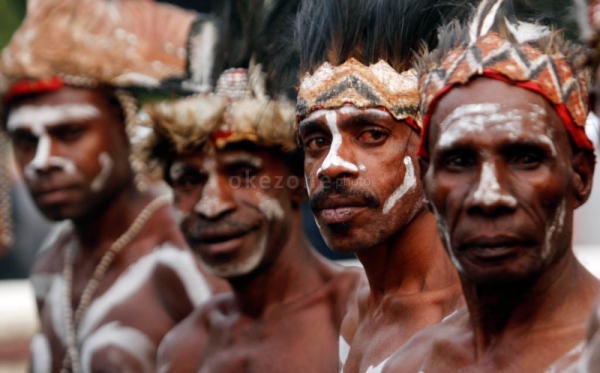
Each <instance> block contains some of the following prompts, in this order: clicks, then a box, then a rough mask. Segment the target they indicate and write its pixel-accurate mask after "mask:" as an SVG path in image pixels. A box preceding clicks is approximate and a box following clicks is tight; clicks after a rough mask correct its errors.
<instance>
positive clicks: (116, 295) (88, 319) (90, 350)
mask: <svg viewBox="0 0 600 373" xmlns="http://www.w3.org/2000/svg"><path fill="white" fill-rule="evenodd" d="M69 226H71V225H68V226H67V227H69ZM67 232H69V230H68V229H62V230H61V233H62V234H65V233H67ZM61 233H58V234H54V235H53V236H54V237H55V238H53V239H52V240H50V241H51V242H54V244H56V242H58V241H59V240H60V238H61V237H63V236H62V234H61ZM75 242H76V241H74V240H73V241H71V242H70V243H69V245H73V244H75ZM157 265H164V266H167V267H169V268H170V269H172V270H173V271H174V272H175V273H176V274H177V276H178V277H179V279H180V280H181V283H182V284H183V286H184V287H185V290H186V294H187V296H188V298H189V299H190V301H191V303H192V304H193V305H194V306H196V307H197V306H199V305H201V304H202V303H203V302H205V301H206V300H207V299H208V298H209V297H210V295H211V291H210V288H209V286H208V284H207V282H206V280H205V279H204V277H203V276H202V273H201V272H200V271H199V270H198V268H197V266H196V260H195V258H194V257H193V255H192V254H191V253H190V252H188V251H183V250H179V249H177V248H176V247H174V246H172V245H170V244H168V243H167V244H164V245H162V246H159V247H157V248H155V249H154V251H152V252H151V253H150V254H148V255H146V256H143V257H142V258H140V259H139V260H138V261H137V262H135V263H134V264H132V265H131V266H130V267H129V268H128V269H127V270H126V271H125V272H123V273H122V274H121V275H120V276H119V278H118V279H117V280H116V281H115V282H114V283H113V285H112V286H111V287H110V288H109V289H108V290H107V291H106V292H105V293H104V294H102V295H100V296H99V297H98V298H96V299H95V300H94V301H92V303H91V305H90V308H89V309H88V312H87V313H86V314H85V316H84V318H83V320H82V321H81V324H80V327H79V331H78V336H77V337H78V338H77V339H78V343H79V344H80V345H81V346H82V350H81V352H82V354H81V356H82V367H83V371H84V372H85V371H88V372H89V371H90V364H91V361H92V359H93V356H94V353H96V352H97V351H100V350H101V349H103V348H104V347H107V346H109V345H110V346H116V347H118V348H121V349H123V350H124V351H125V352H126V353H127V354H129V355H131V356H132V357H134V358H136V359H137V360H138V361H139V363H140V364H141V365H142V366H143V367H144V372H153V371H154V370H153V369H154V363H155V362H154V351H155V346H154V344H153V342H152V341H151V340H150V339H149V338H148V337H147V336H145V335H144V334H143V332H141V331H139V330H136V329H134V328H130V327H122V326H120V325H118V323H116V322H112V323H109V324H106V325H102V322H103V321H105V319H106V317H107V316H108V314H109V313H110V312H111V311H112V310H113V309H114V308H115V307H117V306H119V305H120V304H122V303H124V302H126V301H128V300H129V299H131V297H132V296H134V295H135V294H136V293H137V292H138V291H140V289H141V288H142V287H143V286H144V285H147V284H148V283H149V281H150V279H151V276H152V273H153V272H154V270H155V268H156V266H157ZM32 282H33V284H34V285H35V287H36V292H37V293H38V294H39V296H41V297H43V298H42V300H43V301H44V308H46V307H49V312H50V322H51V324H52V328H53V332H54V334H55V335H56V336H57V338H58V339H59V340H60V341H61V342H62V344H63V345H65V344H66V343H65V341H66V338H65V336H66V326H65V323H64V309H63V301H64V288H65V284H64V280H63V278H62V276H61V275H60V274H41V275H37V276H36V277H35V279H34V280H33V281H32ZM47 288H49V290H45V289H47ZM43 342H44V341H43V340H42V339H41V338H38V340H34V343H35V344H34V345H32V348H33V347H35V349H36V350H38V351H40V353H39V358H37V357H34V358H35V359H36V360H39V363H36V364H38V365H40V366H41V364H45V363H44V361H45V360H46V357H45V355H44V344H43ZM48 351H49V350H48ZM42 371H43V372H47V371H49V370H42Z"/></svg>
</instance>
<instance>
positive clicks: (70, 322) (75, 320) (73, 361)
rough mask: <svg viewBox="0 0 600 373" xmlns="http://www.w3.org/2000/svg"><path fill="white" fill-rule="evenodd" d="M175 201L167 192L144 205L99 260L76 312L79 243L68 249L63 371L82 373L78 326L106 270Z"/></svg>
mask: <svg viewBox="0 0 600 373" xmlns="http://www.w3.org/2000/svg"><path fill="white" fill-rule="evenodd" d="M171 202H172V198H171V196H170V195H163V196H160V197H157V198H156V199H154V200H153V201H152V202H150V203H149V204H148V205H146V207H144V209H143V210H142V211H141V212H140V214H139V215H138V216H137V217H136V219H135V220H134V222H133V223H132V224H131V226H130V227H129V228H128V229H127V231H126V232H125V233H123V234H122V235H121V236H120V237H119V238H118V239H117V240H116V241H115V242H113V244H112V245H111V246H110V248H109V249H108V250H107V251H106V252H105V253H104V255H103V256H102V259H101V260H100V263H98V265H97V266H96V268H95V269H94V274H93V275H92V278H91V279H90V280H89V281H88V283H87V284H86V286H85V288H84V290H83V293H82V295H81V300H80V301H79V305H78V306H77V309H76V310H75V315H74V316H73V310H72V308H71V307H72V306H71V305H72V299H71V296H72V294H71V292H72V291H73V262H74V257H75V245H73V246H72V247H70V248H69V249H67V251H66V253H65V262H64V267H63V278H64V280H65V288H64V313H65V325H66V329H67V353H66V356H65V358H64V360H63V364H62V368H61V373H69V372H73V373H78V372H79V371H80V366H79V351H78V350H77V329H78V327H79V323H80V322H81V319H82V318H83V315H84V314H85V312H86V311H87V310H88V308H89V306H90V303H91V301H92V297H93V295H94V293H95V292H96V290H97V289H98V286H99V285H100V281H101V280H102V278H103V277H104V275H105V274H106V271H107V270H108V268H109V267H110V265H111V264H112V262H113V260H114V259H115V257H116V256H117V254H118V253H119V252H120V251H121V250H122V249H123V248H124V247H125V246H127V245H128V244H129V243H131V241H132V240H133V239H134V238H135V237H136V236H137V235H138V233H140V231H141V229H142V228H143V227H144V225H145V224H146V223H147V222H148V220H149V219H150V217H151V216H152V215H153V214H154V213H155V212H156V211H157V210H158V209H160V208H161V207H163V206H165V205H168V204H170V203H171ZM69 368H70V369H69Z"/></svg>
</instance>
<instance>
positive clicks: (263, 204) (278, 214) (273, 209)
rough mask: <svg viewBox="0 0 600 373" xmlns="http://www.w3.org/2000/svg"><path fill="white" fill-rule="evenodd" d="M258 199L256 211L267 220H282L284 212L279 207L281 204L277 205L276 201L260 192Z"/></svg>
mask: <svg viewBox="0 0 600 373" xmlns="http://www.w3.org/2000/svg"><path fill="white" fill-rule="evenodd" d="M258 197H259V199H260V202H259V204H258V209H259V210H260V211H261V212H262V214H263V215H264V216H266V218H267V220H269V221H272V220H281V219H283V217H284V215H285V211H283V207H281V203H279V201H278V200H277V199H275V198H271V197H269V196H266V195H264V194H262V193H260V192H258Z"/></svg>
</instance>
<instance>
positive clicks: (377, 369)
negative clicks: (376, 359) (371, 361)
mask: <svg viewBox="0 0 600 373" xmlns="http://www.w3.org/2000/svg"><path fill="white" fill-rule="evenodd" d="M389 359H390V358H389V357H388V358H387V359H385V360H384V361H382V362H381V363H380V364H379V365H377V366H370V367H369V369H367V371H366V372H365V373H381V372H383V367H384V366H385V363H387V361H388V360H389Z"/></svg>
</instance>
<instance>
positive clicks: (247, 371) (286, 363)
mask: <svg viewBox="0 0 600 373" xmlns="http://www.w3.org/2000/svg"><path fill="white" fill-rule="evenodd" d="M338 337H339V325H334V324H333V322H332V317H331V310H330V309H329V307H325V306H320V307H309V308H307V309H302V310H290V311H289V312H288V313H285V312H282V313H278V314H277V315H272V316H271V317H266V318H264V319H261V320H253V321H247V320H242V319H237V320H229V321H228V322H225V323H223V324H221V325H218V326H214V327H213V328H212V329H211V330H210V331H209V336H208V341H207V343H206V346H207V347H206V348H205V350H204V351H203V352H202V354H201V357H200V361H199V367H200V369H199V372H201V373H217V372H219V373H234V372H235V373H254V372H256V373H261V372H299V373H300V372H302V373H305V372H324V373H327V372H336V373H337V372H339V362H338V357H337V355H338Z"/></svg>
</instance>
